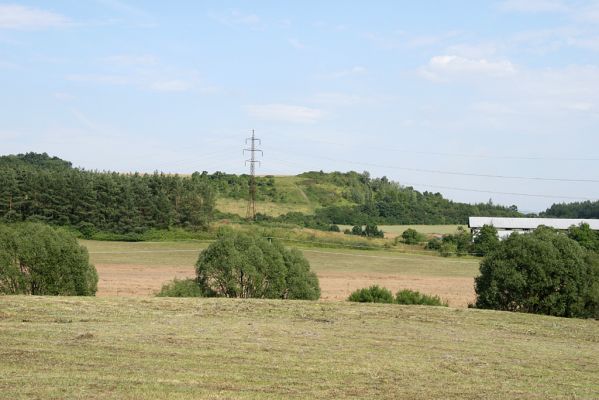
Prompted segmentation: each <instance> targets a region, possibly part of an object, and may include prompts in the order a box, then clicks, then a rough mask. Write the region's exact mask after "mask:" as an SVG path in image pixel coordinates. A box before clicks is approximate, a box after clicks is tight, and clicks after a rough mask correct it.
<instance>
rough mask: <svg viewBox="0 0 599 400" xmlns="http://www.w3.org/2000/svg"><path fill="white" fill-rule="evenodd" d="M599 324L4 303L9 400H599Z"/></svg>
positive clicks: (348, 307)
mask: <svg viewBox="0 0 599 400" xmlns="http://www.w3.org/2000/svg"><path fill="white" fill-rule="evenodd" d="M597 337H599V324H598V322H597V321H593V320H578V319H562V318H554V317H545V316H539V315H530V314H521V313H506V312H496V311H483V310H469V309H461V310H460V309H451V308H445V307H426V306H399V305H392V304H388V305H385V304H356V303H347V302H306V301H282V300H270V301H268V300H236V299H166V298H144V299H141V298H124V297H121V298H118V297H111V298H66V297H32V296H6V297H4V298H2V301H1V302H0V342H1V343H2V344H3V345H2V346H1V347H0V356H1V359H2V362H0V377H1V378H0V391H1V393H2V396H1V397H3V398H7V399H25V398H29V399H31V398H39V399H57V398H104V399H116V398H118V399H140V398H144V399H158V398H164V399H197V398H214V399H219V398H223V399H229V398H243V399H275V398H276V399H279V398H287V399H296V398H297V399H300V398H301V399H305V398H311V399H316V398H360V399H372V398H381V399H400V398H406V399H413V398H421V399H431V398H437V399H439V398H443V399H478V398H481V397H482V398H486V399H507V398H526V399H546V398H577V399H578V398H584V399H591V398H596V397H597V393H599V372H598V371H597V368H596V366H597V359H596V357H597V354H598V352H599V345H598V342H597Z"/></svg>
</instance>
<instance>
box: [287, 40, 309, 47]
mask: <svg viewBox="0 0 599 400" xmlns="http://www.w3.org/2000/svg"><path fill="white" fill-rule="evenodd" d="M287 42H288V43H289V44H290V45H291V47H293V48H295V49H298V50H303V49H305V48H306V45H305V44H304V43H302V42H301V41H300V40H298V39H295V38H290V39H287Z"/></svg>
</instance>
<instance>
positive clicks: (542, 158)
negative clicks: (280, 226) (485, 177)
mask: <svg viewBox="0 0 599 400" xmlns="http://www.w3.org/2000/svg"><path fill="white" fill-rule="evenodd" d="M302 139H303V140H306V141H311V142H316V143H325V144H332V145H335V146H349V143H340V142H334V141H328V140H322V139H312V138H306V137H303V138H302ZM359 146H360V148H368V149H373V150H383V151H392V152H397V153H405V154H422V155H433V156H443V157H463V158H484V159H496V160H527V161H599V158H596V157H552V156H506V155H492V154H473V153H448V152H437V151H422V150H406V149H398V148H393V147H382V146H372V145H364V144H360V145H359Z"/></svg>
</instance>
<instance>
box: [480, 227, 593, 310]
mask: <svg viewBox="0 0 599 400" xmlns="http://www.w3.org/2000/svg"><path fill="white" fill-rule="evenodd" d="M480 271H481V275H480V276H479V277H477V278H476V279H475V289H476V293H477V301H476V306H477V307H479V308H491V309H496V310H506V311H518V312H527V313H536V314H547V315H555V316H561V317H591V318H598V319H599V257H598V256H597V254H596V253H594V252H591V251H588V250H587V249H585V248H584V247H582V246H580V245H579V244H578V243H577V242H576V241H575V240H572V239H570V238H568V236H566V235H564V234H561V233H558V232H556V231H554V230H552V229H550V228H546V227H541V228H539V229H537V230H535V231H534V232H533V233H530V234H524V235H518V234H512V235H511V236H510V237H509V238H507V239H506V240H504V241H502V242H500V243H499V245H498V247H497V249H496V250H494V251H492V252H491V253H490V254H489V255H487V256H486V257H485V258H484V259H483V261H482V263H481V266H480Z"/></svg>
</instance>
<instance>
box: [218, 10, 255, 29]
mask: <svg viewBox="0 0 599 400" xmlns="http://www.w3.org/2000/svg"><path fill="white" fill-rule="evenodd" d="M209 17H210V18H212V19H213V20H215V21H217V22H219V23H221V24H223V25H226V26H245V27H247V28H251V29H262V28H263V27H264V25H263V23H262V19H261V18H260V17H259V16H258V15H256V14H252V13H245V12H242V11H240V10H238V9H231V10H228V11H227V12H225V13H220V14H216V13H211V14H209Z"/></svg>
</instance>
